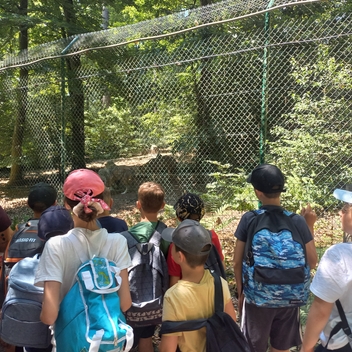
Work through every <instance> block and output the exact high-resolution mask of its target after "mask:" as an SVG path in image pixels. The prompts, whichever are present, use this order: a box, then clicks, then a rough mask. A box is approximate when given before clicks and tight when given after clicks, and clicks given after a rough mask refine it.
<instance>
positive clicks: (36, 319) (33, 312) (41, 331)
mask: <svg viewBox="0 0 352 352" xmlns="http://www.w3.org/2000/svg"><path fill="white" fill-rule="evenodd" d="M38 263H39V256H38V255H35V256H34V257H28V258H24V259H22V260H21V261H19V262H18V263H17V264H15V265H14V267H13V268H12V270H11V272H10V275H9V280H8V292H7V295H6V299H5V301H4V304H3V306H2V311H1V321H0V333H1V339H2V340H4V341H5V342H7V343H9V344H11V345H14V346H25V347H32V348H47V347H48V346H49V345H50V341H51V331H50V329H49V326H48V325H45V324H43V323H42V322H41V321H40V312H41V310H42V301H43V288H42V287H37V286H34V277H35V273H36V270H37V267H38ZM14 332H16V333H14Z"/></svg>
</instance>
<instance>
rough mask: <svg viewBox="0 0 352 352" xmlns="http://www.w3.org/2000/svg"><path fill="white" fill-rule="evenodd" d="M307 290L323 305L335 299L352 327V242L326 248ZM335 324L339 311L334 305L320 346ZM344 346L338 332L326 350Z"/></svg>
mask: <svg viewBox="0 0 352 352" xmlns="http://www.w3.org/2000/svg"><path fill="white" fill-rule="evenodd" d="M310 290H311V291H312V292H313V294H314V295H315V296H317V297H319V298H320V299H322V300H323V301H325V302H329V303H333V302H335V301H336V300H338V299H339V300H340V302H341V305H342V308H343V310H344V312H345V315H346V317H347V320H348V322H349V325H350V326H352V294H351V292H352V243H339V244H336V245H334V246H332V247H330V248H329V249H327V251H326V252H325V253H324V255H323V257H322V258H321V260H320V262H319V266H318V269H317V273H316V274H315V276H314V278H313V282H312V284H311V286H310ZM339 321H341V319H340V316H339V312H338V310H337V307H336V305H335V304H334V306H333V309H332V312H331V315H330V318H329V321H328V323H327V324H326V326H325V328H324V330H323V332H322V333H321V334H320V339H321V341H322V344H323V346H325V345H326V343H327V340H328V338H329V335H330V332H331V330H332V329H333V327H334V326H335V325H336V324H337V323H338V322H339ZM347 343H348V339H347V336H346V335H345V333H344V332H343V331H342V330H340V331H339V332H338V333H337V334H336V335H334V336H333V337H332V338H331V340H330V342H329V346H328V348H329V349H332V350H335V349H338V348H341V347H343V346H345V345H347Z"/></svg>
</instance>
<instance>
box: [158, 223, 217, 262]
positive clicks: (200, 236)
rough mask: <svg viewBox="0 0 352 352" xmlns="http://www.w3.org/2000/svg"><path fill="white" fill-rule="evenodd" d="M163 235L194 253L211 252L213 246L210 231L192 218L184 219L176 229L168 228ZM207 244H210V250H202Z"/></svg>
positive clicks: (188, 251)
mask: <svg viewBox="0 0 352 352" xmlns="http://www.w3.org/2000/svg"><path fill="white" fill-rule="evenodd" d="M161 237H162V238H163V239H164V240H166V241H168V242H173V243H174V244H175V245H176V246H177V247H179V248H181V249H182V250H184V251H185V252H187V253H189V254H192V255H205V254H209V252H210V250H211V246H212V244H211V235H210V232H209V231H208V230H206V229H205V228H204V227H203V226H202V225H201V224H200V223H199V222H198V221H195V220H190V219H186V220H183V221H182V222H181V223H180V225H178V226H177V227H176V229H174V228H170V227H168V228H166V229H165V230H164V231H163V232H162V233H161ZM206 245H210V248H209V250H206V251H202V249H203V248H204V247H205V246H206Z"/></svg>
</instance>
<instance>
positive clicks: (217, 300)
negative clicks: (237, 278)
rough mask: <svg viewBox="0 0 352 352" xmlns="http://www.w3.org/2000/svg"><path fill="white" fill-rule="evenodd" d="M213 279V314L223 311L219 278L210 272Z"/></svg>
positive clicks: (222, 296) (222, 297)
mask: <svg viewBox="0 0 352 352" xmlns="http://www.w3.org/2000/svg"><path fill="white" fill-rule="evenodd" d="M211 274H212V275H213V278H214V307H215V313H218V312H223V311H224V295H223V291H222V283H221V279H220V276H219V275H217V274H216V273H214V272H211Z"/></svg>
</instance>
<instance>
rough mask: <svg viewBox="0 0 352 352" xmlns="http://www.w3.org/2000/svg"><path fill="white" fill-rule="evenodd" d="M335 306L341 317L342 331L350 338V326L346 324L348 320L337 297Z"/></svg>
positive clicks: (351, 335)
mask: <svg viewBox="0 0 352 352" xmlns="http://www.w3.org/2000/svg"><path fill="white" fill-rule="evenodd" d="M335 304H336V307H337V310H338V311H339V315H340V318H341V321H342V326H341V327H342V330H343V331H344V333H345V334H346V335H347V336H348V337H350V338H352V331H351V328H350V326H349V325H348V321H347V318H346V315H345V312H344V310H343V308H342V305H341V302H340V300H339V299H338V300H337V301H336V302H335Z"/></svg>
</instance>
